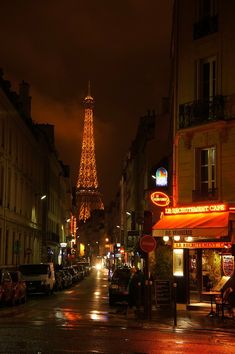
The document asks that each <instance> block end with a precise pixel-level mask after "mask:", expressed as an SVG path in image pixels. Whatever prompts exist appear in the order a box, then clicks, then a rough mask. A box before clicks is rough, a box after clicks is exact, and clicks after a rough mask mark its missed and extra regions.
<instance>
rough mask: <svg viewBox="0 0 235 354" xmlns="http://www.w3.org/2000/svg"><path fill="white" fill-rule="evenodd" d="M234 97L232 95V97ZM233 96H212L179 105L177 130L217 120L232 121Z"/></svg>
mask: <svg viewBox="0 0 235 354" xmlns="http://www.w3.org/2000/svg"><path fill="white" fill-rule="evenodd" d="M233 96H234V95H233ZM233 96H230V97H228V96H222V95H218V96H214V97H212V98H210V99H207V100H204V99H201V100H197V101H193V102H188V103H184V104H180V105H179V125H178V127H179V129H184V128H189V127H192V126H196V125H201V124H205V123H209V122H214V121H218V120H228V119H233V118H234V114H232V113H233V112H232V110H231V107H232V104H233V102H232V101H233V99H234V97H233Z"/></svg>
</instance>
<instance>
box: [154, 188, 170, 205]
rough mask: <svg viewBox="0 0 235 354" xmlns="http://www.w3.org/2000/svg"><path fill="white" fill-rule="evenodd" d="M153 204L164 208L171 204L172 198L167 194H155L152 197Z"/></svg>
mask: <svg viewBox="0 0 235 354" xmlns="http://www.w3.org/2000/svg"><path fill="white" fill-rule="evenodd" d="M150 198H151V201H152V203H153V204H155V205H158V206H161V207H164V206H167V205H169V204H170V198H169V197H168V195H167V194H166V193H163V192H159V191H157V192H153V193H152V194H151V195H150Z"/></svg>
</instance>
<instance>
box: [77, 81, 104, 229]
mask: <svg viewBox="0 0 235 354" xmlns="http://www.w3.org/2000/svg"><path fill="white" fill-rule="evenodd" d="M90 91H91V90H90V82H89V84H88V94H87V96H86V97H85V99H84V102H83V104H84V108H85V116H84V127H83V138H82V152H81V160H80V169H79V176H78V180H77V188H76V197H77V206H78V220H79V221H80V222H84V223H85V222H86V221H87V219H89V218H90V216H91V212H92V211H93V210H101V209H104V204H103V201H102V196H101V194H100V192H99V189H98V179H97V171H96V159H95V140H94V132H93V108H94V99H93V97H92V96H91V92H90Z"/></svg>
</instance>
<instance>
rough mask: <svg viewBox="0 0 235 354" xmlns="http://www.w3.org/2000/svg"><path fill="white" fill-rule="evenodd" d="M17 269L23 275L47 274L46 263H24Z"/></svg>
mask: <svg viewBox="0 0 235 354" xmlns="http://www.w3.org/2000/svg"><path fill="white" fill-rule="evenodd" d="M19 269H20V271H21V273H22V274H24V275H32V274H48V265H47V264H24V265H21V266H20V267H19Z"/></svg>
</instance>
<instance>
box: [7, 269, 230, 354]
mask: <svg viewBox="0 0 235 354" xmlns="http://www.w3.org/2000/svg"><path fill="white" fill-rule="evenodd" d="M0 338H1V341H0V353H4V354H10V353H11V354H12V353H15V354H17V353H32V354H34V353H42V354H47V353H110V354H112V353H113V354H114V353H118V354H121V353H187V352H190V353H199V352H200V351H201V352H203V354H205V353H212V352H213V353H215V354H216V353H220V354H221V353H234V352H235V340H234V336H233V334H227V333H216V332H215V333H208V332H207V331H195V332H192V331H182V330H177V329H176V330H174V329H173V328H172V329H170V330H169V329H167V330H166V329H164V328H159V329H156V328H153V327H151V325H149V326H148V327H147V328H146V327H145V328H144V326H143V324H142V323H141V322H140V321H137V320H136V319H135V317H134V316H133V317H129V316H128V317H127V316H126V315H125V313H124V309H123V308H119V307H112V308H110V307H109V305H108V280H107V272H106V271H105V270H102V271H99V272H97V271H95V270H94V271H93V273H92V274H91V275H90V276H89V277H87V278H86V279H84V280H83V281H82V282H81V283H79V284H77V285H76V286H74V287H72V288H71V289H69V290H67V291H63V292H57V293H54V294H53V295H52V296H40V295H37V296H36V295H35V296H31V297H30V298H29V299H28V301H27V303H26V304H25V305H19V306H15V307H5V308H1V309H0Z"/></svg>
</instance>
